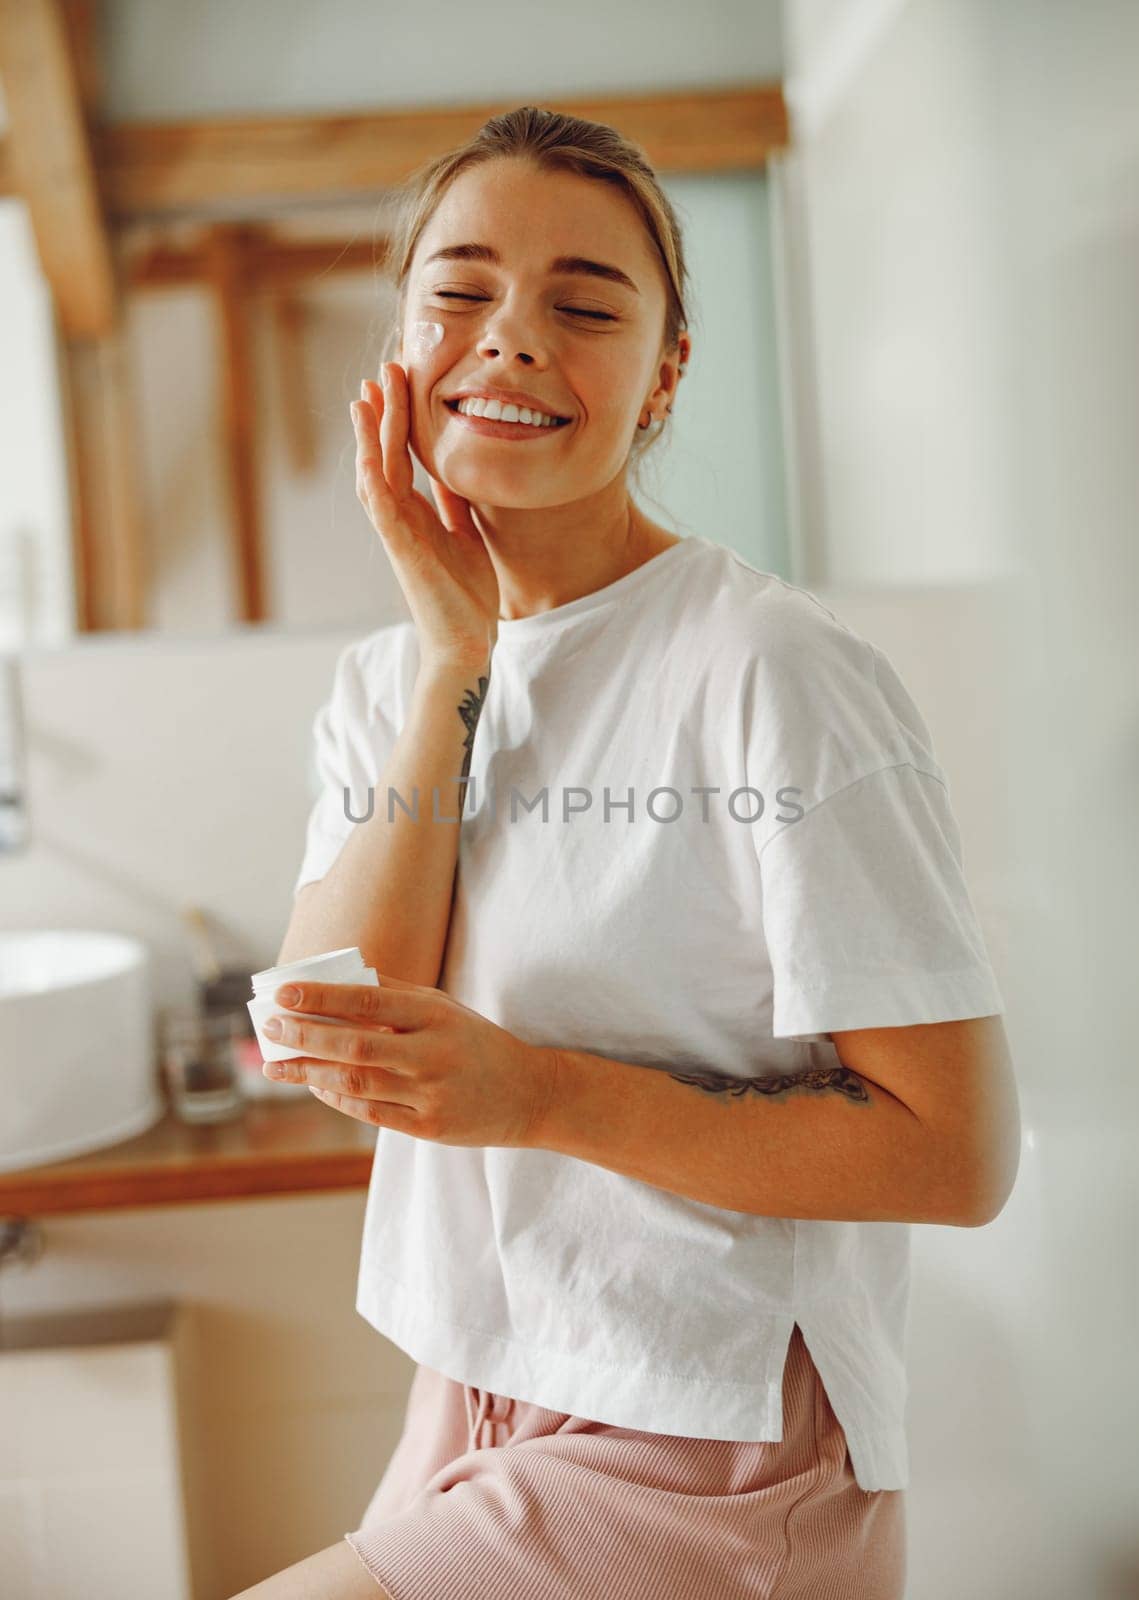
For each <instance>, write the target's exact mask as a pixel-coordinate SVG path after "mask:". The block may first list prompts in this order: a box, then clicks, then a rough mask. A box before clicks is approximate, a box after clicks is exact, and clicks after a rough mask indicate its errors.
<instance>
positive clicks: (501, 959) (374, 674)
mask: <svg viewBox="0 0 1139 1600" xmlns="http://www.w3.org/2000/svg"><path fill="white" fill-rule="evenodd" d="M416 666H417V638H416V634H415V629H414V626H413V624H412V623H410V622H402V623H395V624H390V625H388V626H385V627H382V628H379V629H377V630H376V631H375V632H374V633H371V634H369V635H368V636H367V637H366V638H363V639H361V640H359V641H358V642H356V643H353V644H351V645H349V646H347V647H346V648H345V649H344V650H343V651H342V653H341V655H340V657H339V660H338V662H337V665H336V671H335V676H334V680H333V685H332V690H331V695H330V698H329V700H328V702H327V703H326V704H325V705H324V706H323V707H322V708H321V710H320V712H319V713H318V715H317V718H316V722H315V726H314V734H315V761H316V769H317V774H318V776H319V780H320V785H321V791H320V795H319V798H318V799H317V801H316V804H315V807H314V810H313V812H312V815H311V818H310V821H309V828H308V836H307V844H306V849H305V855H304V862H303V865H302V867H301V870H300V873H299V875H298V878H297V881H296V888H298V889H299V888H300V887H301V886H302V885H303V884H305V883H307V882H310V881H312V880H314V879H317V878H320V877H321V876H323V874H324V873H325V872H326V871H327V870H328V868H329V867H330V866H331V864H332V863H333V861H334V860H335V859H336V856H337V854H338V852H339V850H340V848H341V846H342V845H343V843H344V841H345V839H346V838H347V837H348V835H349V833H350V830H351V828H352V827H353V826H354V824H353V823H352V822H351V821H349V820H348V818H347V816H346V814H345V794H344V790H345V788H347V789H348V790H349V791H350V806H349V809H350V810H351V812H352V814H353V816H356V817H363V816H364V815H366V814H367V811H368V789H369V786H374V789H375V795H374V801H375V805H376V806H377V807H383V808H384V811H385V812H386V810H387V803H388V797H387V790H386V787H381V786H380V785H379V781H378V780H379V779H380V777H381V776H382V774H383V769H384V766H385V763H386V762H387V759H388V755H389V752H390V750H391V748H392V746H393V744H394V742H395V739H396V737H397V734H398V731H399V729H400V728H401V727H402V725H403V721H404V719H405V717H406V715H407V712H408V709H409V702H410V696H411V692H412V687H413V685H414V681H415V674H416ZM489 677H490V682H489V688H488V692H487V695H486V699H485V702H484V704H483V708H482V712H481V716H480V719H479V722H478V727H477V731H476V736H475V741H474V749H473V755H472V762H471V769H470V771H471V777H472V784H471V788H470V790H469V792H468V795H467V809H466V813H465V815H464V820H463V824H462V827H461V830H460V841H459V865H458V872H457V880H456V891H455V900H454V907H453V912H452V919H451V924H450V931H449V935H448V944H447V949H446V953H445V959H444V965H443V969H442V973H441V977H440V987H441V988H442V989H444V990H445V991H446V992H447V993H449V994H452V995H454V996H455V997H456V998H457V999H459V1000H461V1001H462V1002H463V1003H464V1004H466V1005H468V1006H471V1007H472V1008H473V1009H474V1010H476V1011H478V1012H480V1013H481V1014H482V1015H484V1016H487V1017H489V1018H491V1019H492V1020H493V1021H495V1022H496V1023H498V1024H499V1025H500V1026H502V1027H505V1028H508V1029H510V1030H511V1031H512V1032H514V1033H515V1034H517V1035H518V1036H519V1037H521V1038H524V1039H528V1040H530V1041H532V1042H534V1043H539V1044H556V1045H561V1046H564V1047H566V1048H570V1049H577V1050H586V1051H590V1052H592V1053H594V1054H598V1055H603V1056H610V1057H614V1058H616V1059H617V1060H619V1061H627V1062H630V1063H633V1064H634V1065H631V1066H630V1068H629V1070H630V1071H636V1070H638V1069H645V1068H647V1069H652V1068H657V1069H662V1068H663V1069H667V1070H670V1071H677V1070H679V1071H698V1070H704V1071H709V1070H711V1071H716V1072H720V1073H730V1074H734V1075H738V1076H741V1077H747V1076H764V1075H768V1074H770V1073H772V1072H788V1073H790V1072H799V1071H802V1070H803V1069H804V1068H807V1067H811V1066H818V1067H834V1066H837V1065H840V1063H839V1059H838V1055H837V1053H836V1051H835V1049H834V1045H833V1044H832V1043H831V1041H830V1040H829V1039H828V1038H827V1037H826V1034H827V1033H828V1032H830V1031H831V1030H841V1029H845V1028H865V1027H880V1026H885V1027H889V1026H901V1025H905V1024H909V1023H920V1022H939V1021H951V1020H955V1019H959V1018H963V1017H974V1016H990V1015H994V1014H997V1013H1000V1012H1002V1011H1003V1010H1004V1005H1003V1002H1002V999H1001V996H1000V993H999V991H998V988H997V985H996V981H995V978H994V975H993V971H992V968H991V966H990V963H989V959H988V955H987V953H986V949H985V944H984V940H983V938H982V935H981V932H980V929H979V926H978V923H977V920H976V917H975V914H974V910H973V906H972V904H971V901H970V898H969V893H968V890H967V888H966V884H965V880H964V877H963V875H962V860H961V850H960V841H959V834H958V829H957V825H956V822H955V820H954V817H953V813H952V811H951V808H950V801H949V793H948V789H947V785H946V781H945V776H944V774H943V772H942V771H941V768H940V767H939V765H938V763H937V760H936V758H935V757H934V755H933V753H932V750H931V741H930V736H929V732H928V730H927V728H926V726H925V724H924V722H923V720H922V717H921V715H920V713H919V711H918V709H917V707H916V706H915V705H914V703H913V701H912V699H911V698H910V696H909V694H908V693H907V691H906V689H905V688H904V686H903V685H902V683H901V681H900V679H899V677H898V675H897V673H896V672H895V670H894V668H893V666H892V665H891V663H890V662H889V660H888V659H887V657H886V656H885V655H884V654H883V653H882V652H881V651H880V650H879V649H878V648H877V647H876V646H874V645H872V644H871V643H869V642H868V641H867V640H865V639H863V638H861V637H860V636H859V635H858V634H856V633H855V632H853V631H852V630H851V629H850V628H848V627H846V626H845V625H844V624H843V623H841V622H840V621H839V620H838V619H837V618H836V617H835V616H834V615H833V613H832V612H830V611H829V610H827V608H826V607H825V606H823V605H822V604H821V603H820V602H819V601H818V600H817V599H816V598H815V597H814V596H813V595H812V594H810V593H809V592H808V591H807V590H805V589H800V588H797V587H795V586H794V585H791V584H788V583H786V582H784V581H783V580H782V579H780V578H777V577H775V576H773V575H772V574H770V573H766V572H762V571H760V570H758V569H756V568H755V567H753V566H751V565H750V564H749V563H748V562H747V561H745V560H743V559H742V558H741V557H740V556H738V555H736V554H735V553H734V552H732V551H731V550H728V549H726V548H725V547H723V546H721V545H718V544H715V543H713V542H712V541H710V540H708V539H704V538H699V537H696V536H689V537H687V538H684V539H682V540H681V542H680V543H678V544H676V545H673V546H671V547H670V548H669V549H667V550H665V551H663V552H661V553H660V554H659V555H657V556H655V557H654V558H653V559H652V560H650V561H648V562H646V563H645V564H643V565H642V566H640V567H638V568H637V569H636V570H635V571H634V572H631V573H628V574H627V575H626V576H625V577H623V578H619V579H618V580H617V581H616V582H615V583H611V584H609V585H607V586H606V587H605V588H603V589H599V590H597V591H595V592H594V593H592V594H588V595H583V596H581V597H580V598H579V599H577V600H573V601H570V602H569V603H568V604H566V605H561V606H557V607H555V608H554V609H553V610H550V611H546V612H543V613H541V614H539V615H536V616H530V617H520V618H516V619H514V620H507V621H500V622H499V627H498V641H497V644H496V646H495V650H494V654H493V657H492V659H491V668H490V674H489ZM457 775H458V774H457V773H456V776H457ZM700 787H704V788H705V789H707V790H708V791H711V792H708V793H706V794H704V795H700V794H697V793H694V790H696V789H698V788H700ZM543 788H545V790H546V796H547V800H548V810H547V811H546V814H545V816H543V811H542V806H541V791H542V790H543ZM512 790H513V791H514V794H515V798H514V810H513V816H512V811H511V806H512V799H511V796H512ZM630 791H631V792H630ZM654 791H655V792H654ZM670 791H674V792H670ZM780 791H791V792H790V793H783V794H781V793H780ZM761 797H762V798H761ZM404 799H405V800H406V801H407V802H408V803H409V804H410V803H411V797H410V796H404ZM607 800H608V814H606V801H607ZM630 800H632V808H631V809H630V807H629V803H628V802H629V801H630ZM536 802H537V803H536ZM421 805H423V806H424V807H427V806H429V805H430V798H429V797H427V796H424V797H422V798H421ZM528 807H530V808H531V809H527V808H528ZM382 976H383V975H382V974H381V979H382ZM693 1092H698V1091H696V1090H694V1091H693ZM778 1128H779V1119H778V1117H776V1116H773V1117H772V1121H771V1131H772V1136H773V1137H778ZM762 1159H763V1151H762V1148H757V1150H756V1160H757V1161H762ZM909 1245H910V1228H909V1225H908V1224H905V1223H881V1222H819V1221H800V1220H796V1219H793V1218H790V1217H765V1216H753V1215H748V1214H747V1213H744V1212H738V1211H727V1210H723V1209H721V1208H719V1207H716V1206H712V1205H707V1204H703V1203H701V1202H698V1201H694V1200H690V1199H685V1198H683V1197H681V1196H679V1195H675V1194H672V1193H670V1192H668V1191H667V1190H664V1189H660V1188H656V1187H654V1186H653V1185H650V1184H647V1183H643V1182H640V1181H638V1180H636V1179H634V1178H628V1177H624V1176H621V1175H619V1174H617V1173H614V1172H610V1171H609V1170H607V1169H606V1168H603V1167H599V1166H596V1165H594V1164H592V1163H589V1162H586V1161H582V1160H579V1159H577V1158H575V1157H571V1156H565V1155H561V1154H559V1153H555V1152H551V1151H548V1150H534V1149H524V1150H516V1149H507V1148H501V1147H490V1148H461V1147H457V1146H447V1145H441V1144H436V1143H432V1142H431V1141H428V1140H423V1139H416V1138H413V1137H411V1136H409V1135H407V1134H402V1133H395V1132H392V1131H390V1130H388V1129H381V1130H380V1131H379V1134H378V1138H377V1146H376V1155H375V1161H374V1165H373V1169H372V1178H371V1186H370V1190H369V1194H368V1202H367V1210H366V1220H365V1225H364V1238H363V1245H362V1255H361V1262H360V1273H359V1283H358V1292H357V1301H356V1306H357V1310H358V1311H359V1312H360V1313H361V1315H362V1316H364V1317H365V1318H366V1319H367V1321H368V1322H369V1323H371V1324H372V1325H373V1326H374V1327H375V1328H377V1329H378V1330H379V1331H380V1332H381V1333H383V1334H385V1335H386V1336H387V1337H388V1338H389V1339H391V1340H392V1341H393V1342H394V1343H395V1344H397V1345H398V1346H399V1347H400V1348H401V1349H403V1350H405V1351H406V1352H407V1353H408V1355H410V1356H411V1357H412V1358H413V1359H415V1360H416V1361H419V1362H423V1363H424V1364H425V1365H427V1366H430V1367H434V1368H435V1369H436V1370H438V1371H440V1372H442V1373H444V1374H446V1375H447V1376H448V1377H451V1378H454V1379H456V1380H458V1381H460V1382H464V1383H469V1384H473V1385H477V1386H478V1387H480V1388H484V1389H490V1390H493V1391H494V1392H496V1393H499V1394H505V1395H510V1396H513V1397H514V1398H516V1399H520V1400H526V1401H530V1402H533V1403H535V1404H538V1405H542V1406H545V1407H548V1408H550V1409H552V1410H557V1411H566V1412H570V1413H572V1414H575V1415H579V1416H586V1417H590V1418H593V1419H595V1420H598V1421H602V1422H608V1423H612V1424H615V1425H618V1426H623V1427H629V1428H638V1429H646V1430H649V1431H652V1432H656V1433H668V1434H680V1435H686V1436H689V1437H695V1438H714V1439H737V1440H764V1439H766V1440H779V1439H781V1438H782V1409H781V1398H782V1381H783V1362H784V1357H785V1355H786V1351H787V1346H788V1342H789V1340H790V1337H791V1332H792V1328H793V1326H794V1324H795V1323H796V1322H797V1323H798V1324H799V1326H800V1328H801V1329H802V1332H803V1337H804V1339H805V1341H806V1344H807V1347H808V1349H809V1350H810V1353H811V1356H812V1358H813V1360H814V1362H815V1364H816V1366H817V1368H818V1371H819V1374H820V1376H821V1378H822V1381H823V1384H824V1386H825V1388H826V1391H827V1395H828V1397H829V1399H830V1401H831V1404H832V1406H833V1408H834V1411H835V1414H836V1416H837V1417H838V1419H839V1421H840V1423H841V1424H842V1426H843V1428H844V1430H845V1432H846V1436H847V1442H848V1445H849V1448H850V1455H851V1460H852V1463H853V1466H854V1470H855V1475H856V1477H857V1480H858V1482H859V1484H860V1485H861V1487H862V1488H863V1489H868V1490H869V1489H900V1488H904V1487H905V1486H906V1485H907V1483H908V1478H909V1466H908V1454H907V1445H906V1434H905V1419H904V1408H905V1400H906V1394H907V1381H906V1374H905V1341H906V1331H907V1309H908V1287H909Z"/></svg>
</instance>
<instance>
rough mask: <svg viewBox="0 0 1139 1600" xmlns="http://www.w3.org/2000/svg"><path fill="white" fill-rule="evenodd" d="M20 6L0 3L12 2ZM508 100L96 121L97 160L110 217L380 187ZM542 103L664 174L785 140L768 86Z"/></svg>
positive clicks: (732, 167)
mask: <svg viewBox="0 0 1139 1600" xmlns="http://www.w3.org/2000/svg"><path fill="white" fill-rule="evenodd" d="M26 3H28V0H0V4H4V5H6V7H7V9H8V10H9V11H14V10H15V9H16V8H17V7H18V6H20V5H23V4H26ZM36 3H38V4H41V5H42V4H43V3H44V0H36ZM517 104H518V101H517V99H516V98H515V99H513V100H504V101H493V102H486V103H483V104H480V105H473V106H442V107H435V108H428V109H423V110H419V109H401V110H397V111H385V112H361V113H358V114H340V115H336V116H298V117H211V118H209V119H206V120H202V121H196V122H171V123H123V124H121V125H111V126H105V127H103V128H102V129H97V130H95V132H94V134H93V138H94V142H95V162H96V166H97V168H98V171H99V176H100V183H101V187H102V190H103V195H104V200H105V204H106V207H107V211H108V214H109V215H110V217H111V218H112V219H114V220H116V221H125V220H128V219H130V218H133V217H139V216H148V215H157V214H163V213H170V212H177V211H193V210H194V209H195V208H198V207H202V206H209V205H213V204H218V203H222V204H226V205H232V204H234V203H237V204H242V203H245V204H248V203H254V202H256V203H258V204H263V203H266V202H278V203H279V202H286V201H291V200H293V201H304V200H307V199H311V198H313V197H315V196H319V197H320V198H321V199H324V200H327V199H331V198H333V197H344V198H351V197H353V196H361V195H378V194H381V193H382V192H383V191H385V190H388V189H391V188H394V187H396V186H398V185H399V184H401V183H403V182H404V181H405V180H406V179H407V178H409V177H410V176H411V174H412V173H413V172H415V171H416V170H417V169H418V168H419V167H421V166H423V165H424V164H425V163H426V162H428V161H431V160H433V159H434V158H435V157H436V156H437V155H439V154H440V153H441V152H442V151H444V150H449V149H451V148H452V147H453V146H454V145H456V144H460V143H462V142H463V141H464V140H466V139H468V138H470V136H471V135H472V134H473V133H475V132H477V130H478V129H479V128H480V127H481V126H482V124H483V123H484V122H485V121H486V120H487V118H488V117H492V116H494V115H496V114H497V113H499V112H501V111H507V110H510V109H511V108H512V107H513V106H515V105H517ZM551 109H556V110H558V111H566V112H569V113H570V114H571V115H574V116H582V117H588V118H589V119H590V120H591V121H596V122H607V123H609V124H610V125H612V126H613V127H616V128H619V129H620V131H621V132H622V133H623V134H625V135H626V136H627V137H629V138H631V139H633V140H635V141H636V142H637V143H638V144H639V145H640V146H641V147H642V148H643V150H644V151H645V154H646V155H647V156H648V159H649V161H650V162H651V163H652V164H653V166H654V167H655V168H656V169H657V170H658V171H660V172H663V173H669V172H730V171H739V170H742V169H748V168H755V167H762V166H763V165H764V163H765V162H766V161H767V159H768V157H769V156H770V155H771V154H772V153H773V152H774V151H776V150H780V149H782V148H783V147H784V146H785V145H787V144H788V142H789V140H790V131H789V123H788V116H787V107H786V105H785V104H784V100H783V91H782V89H781V88H780V86H779V84H777V83H745V84H741V85H737V86H730V87H718V88H713V89H704V90H700V89H681V90H676V91H673V92H665V93H658V94H643V95H619V96H611V97H607V98H606V97H601V98H598V97H591V98H589V99H581V100H577V99H575V100H562V99H558V100H557V101H555V102H554V104H553V106H552V107H551Z"/></svg>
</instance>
